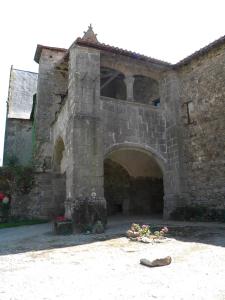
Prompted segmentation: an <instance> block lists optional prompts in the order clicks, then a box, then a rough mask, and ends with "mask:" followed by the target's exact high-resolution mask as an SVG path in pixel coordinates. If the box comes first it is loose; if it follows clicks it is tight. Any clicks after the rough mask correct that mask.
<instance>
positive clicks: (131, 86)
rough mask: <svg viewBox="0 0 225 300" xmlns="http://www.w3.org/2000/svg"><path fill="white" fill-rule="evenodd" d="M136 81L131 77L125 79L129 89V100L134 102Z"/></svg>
mask: <svg viewBox="0 0 225 300" xmlns="http://www.w3.org/2000/svg"><path fill="white" fill-rule="evenodd" d="M134 80H135V78H134V77H133V76H131V75H129V76H126V77H125V78H124V82H125V84H126V87H127V100H128V101H134Z"/></svg>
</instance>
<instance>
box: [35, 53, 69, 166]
mask: <svg viewBox="0 0 225 300" xmlns="http://www.w3.org/2000/svg"><path fill="white" fill-rule="evenodd" d="M63 54H64V53H63V52H61V51H52V50H49V49H43V50H42V54H41V58H40V61H39V73H38V86H37V104H36V109H35V116H34V118H35V137H36V152H35V158H36V162H37V164H40V165H42V164H43V162H44V160H45V159H46V158H47V160H48V161H50V160H51V158H52V148H53V147H52V142H51V131H50V126H51V123H52V122H53V121H54V120H55V113H56V111H57V109H58V105H59V104H60V101H61V97H60V94H65V93H66V91H65V90H66V88H67V85H66V82H67V81H66V79H65V78H64V77H63V75H62V74H61V73H60V72H59V71H58V70H57V69H56V68H55V63H56V62H57V61H58V60H60V58H61V57H62V56H63Z"/></svg>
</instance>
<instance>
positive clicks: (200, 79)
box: [178, 46, 225, 208]
mask: <svg viewBox="0 0 225 300" xmlns="http://www.w3.org/2000/svg"><path fill="white" fill-rule="evenodd" d="M224 70H225V47H224V46H223V47H220V48H218V49H215V50H213V51H211V52H210V53H208V54H207V55H204V56H202V57H200V58H198V59H196V60H193V61H192V62H191V63H189V65H187V66H184V67H182V68H181V69H179V70H178V74H179V78H180V117H181V132H182V152H181V153H182V164H183V174H182V177H183V187H184V198H185V199H186V204H188V205H196V204H199V205H204V206H208V207H214V208H224V207H225V101H224V99H225V84H224V83H225V72H224ZM190 101H191V103H190V104H187V102H190ZM187 105H188V106H189V107H188V110H189V120H188V113H187Z"/></svg>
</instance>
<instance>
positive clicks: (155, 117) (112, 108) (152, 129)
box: [101, 97, 166, 161]
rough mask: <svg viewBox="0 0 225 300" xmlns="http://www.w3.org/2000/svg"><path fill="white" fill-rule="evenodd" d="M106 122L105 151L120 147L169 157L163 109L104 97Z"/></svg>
mask: <svg viewBox="0 0 225 300" xmlns="http://www.w3.org/2000/svg"><path fill="white" fill-rule="evenodd" d="M101 102H102V104H101V105H102V108H103V120H104V149H105V153H107V152H108V151H109V150H110V149H111V148H112V147H113V146H115V145H120V144H125V143H127V144H130V145H132V144H133V145H135V144H136V145H137V147H138V145H139V147H140V148H141V147H143V148H145V147H146V148H149V149H151V151H152V153H153V154H154V153H155V154H156V155H158V157H159V158H161V159H162V161H163V159H165V157H166V136H165V120H164V118H163V115H162V114H161V112H160V109H158V108H154V107H151V106H150V105H145V104H140V103H136V102H128V101H122V100H117V99H110V98H104V97H101Z"/></svg>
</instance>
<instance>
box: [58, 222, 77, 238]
mask: <svg viewBox="0 0 225 300" xmlns="http://www.w3.org/2000/svg"><path fill="white" fill-rule="evenodd" d="M54 233H55V234H59V235H60V234H61V235H66V234H72V233H73V223H72V222H71V221H63V222H57V221H55V222H54Z"/></svg>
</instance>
